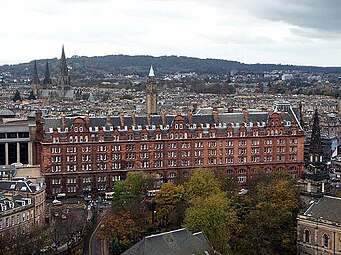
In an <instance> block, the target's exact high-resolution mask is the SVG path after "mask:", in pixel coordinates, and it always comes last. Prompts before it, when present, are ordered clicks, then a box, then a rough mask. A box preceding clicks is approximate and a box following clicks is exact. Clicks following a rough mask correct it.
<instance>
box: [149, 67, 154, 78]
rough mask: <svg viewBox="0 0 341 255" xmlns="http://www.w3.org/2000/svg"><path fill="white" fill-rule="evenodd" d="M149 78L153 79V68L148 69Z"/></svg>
mask: <svg viewBox="0 0 341 255" xmlns="http://www.w3.org/2000/svg"><path fill="white" fill-rule="evenodd" d="M150 77H155V75H154V69H153V66H150V69H149V78H150Z"/></svg>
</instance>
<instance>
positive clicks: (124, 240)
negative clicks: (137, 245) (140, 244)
mask: <svg viewBox="0 0 341 255" xmlns="http://www.w3.org/2000/svg"><path fill="white" fill-rule="evenodd" d="M97 235H98V237H99V238H100V239H102V240H106V241H107V242H108V243H109V244H110V246H111V247H110V248H111V251H112V253H111V254H114V255H116V254H117V255H118V254H121V253H122V252H124V251H125V250H127V249H128V248H129V247H130V246H131V245H132V244H134V242H135V241H136V240H138V238H139V237H140V229H139V227H138V224H137V223H136V222H135V221H134V219H132V217H131V215H130V214H129V213H123V214H118V215H111V216H109V217H108V218H107V219H106V220H105V221H104V222H103V223H102V227H101V228H100V229H99V231H98V233H97Z"/></svg>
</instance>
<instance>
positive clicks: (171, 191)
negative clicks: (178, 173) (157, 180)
mask: <svg viewBox="0 0 341 255" xmlns="http://www.w3.org/2000/svg"><path fill="white" fill-rule="evenodd" d="M179 187H180V186H176V185H175V184H173V183H170V182H168V183H165V184H163V185H162V187H161V190H160V191H159V192H158V193H157V195H156V197H155V203H156V212H157V219H158V222H159V225H160V226H161V227H165V228H166V230H168V229H169V227H170V226H171V225H173V226H174V225H175V226H180V225H181V222H182V220H183V214H184V209H185V208H186V207H185V206H184V205H183V200H182V199H181V194H180V191H179Z"/></svg>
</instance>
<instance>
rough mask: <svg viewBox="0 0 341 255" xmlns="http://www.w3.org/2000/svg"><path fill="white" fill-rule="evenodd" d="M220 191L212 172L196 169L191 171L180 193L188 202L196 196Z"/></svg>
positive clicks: (204, 195)
mask: <svg viewBox="0 0 341 255" xmlns="http://www.w3.org/2000/svg"><path fill="white" fill-rule="evenodd" d="M219 192H220V183H219V181H218V179H217V177H216V176H215V174H214V172H213V171H211V170H208V169H198V170H196V171H194V172H193V174H192V176H191V178H190V179H189V181H188V182H186V183H184V184H183V185H182V193H183V195H184V198H185V200H186V201H188V202H189V203H190V202H191V200H192V199H194V198H196V197H206V196H209V195H212V194H216V193H219Z"/></svg>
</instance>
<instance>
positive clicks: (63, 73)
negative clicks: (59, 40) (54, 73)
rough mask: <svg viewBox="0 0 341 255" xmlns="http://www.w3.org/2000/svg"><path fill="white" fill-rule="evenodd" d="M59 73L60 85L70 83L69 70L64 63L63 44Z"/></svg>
mask: <svg viewBox="0 0 341 255" xmlns="http://www.w3.org/2000/svg"><path fill="white" fill-rule="evenodd" d="M59 75H60V77H59V85H60V86H62V87H64V86H66V85H70V76H69V71H68V68H67V64H66V58H65V51H64V45H63V47H62V56H61V58H60V74H59ZM63 89H64V88H63Z"/></svg>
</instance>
